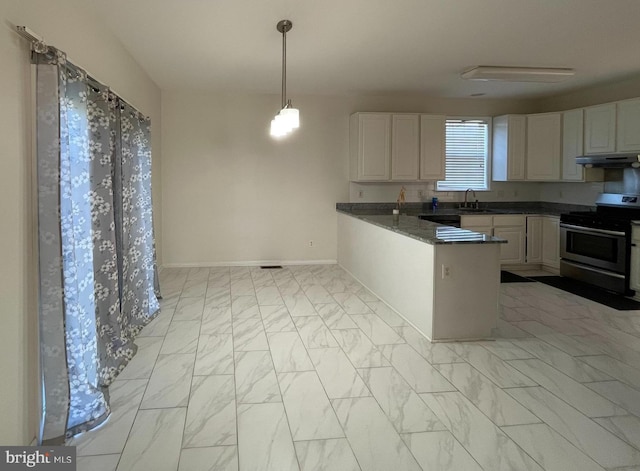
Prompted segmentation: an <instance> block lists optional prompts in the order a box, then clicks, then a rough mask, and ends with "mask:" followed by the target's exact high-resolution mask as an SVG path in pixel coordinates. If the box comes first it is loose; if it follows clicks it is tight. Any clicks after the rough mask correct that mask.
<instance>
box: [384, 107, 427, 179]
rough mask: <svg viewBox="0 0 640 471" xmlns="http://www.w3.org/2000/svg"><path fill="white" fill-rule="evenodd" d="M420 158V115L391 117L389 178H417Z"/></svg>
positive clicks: (395, 115)
mask: <svg viewBox="0 0 640 471" xmlns="http://www.w3.org/2000/svg"><path fill="white" fill-rule="evenodd" d="M419 160H420V116H418V115H410V114H394V115H392V117H391V179H392V180H417V179H418V162H419Z"/></svg>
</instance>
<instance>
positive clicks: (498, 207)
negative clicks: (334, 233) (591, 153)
mask: <svg viewBox="0 0 640 471" xmlns="http://www.w3.org/2000/svg"><path fill="white" fill-rule="evenodd" d="M458 205H459V203H451V202H445V203H441V204H440V207H439V208H438V209H437V210H436V211H435V212H434V211H433V209H432V207H431V203H406V204H405V205H403V206H402V211H401V213H402V214H407V215H409V216H417V215H419V214H438V215H443V216H446V215H459V216H491V215H500V214H523V215H530V214H539V215H542V216H560V214H561V213H568V212H570V211H591V210H595V207H594V206H586V205H576V204H563V203H545V202H539V201H528V202H527V201H513V202H503V201H501V202H490V203H486V202H483V203H480V209H481V210H482V211H464V210H461V209H459V208H458ZM394 208H396V203H337V204H336V209H337V210H339V211H343V212H346V213H349V214H359V215H375V214H391V211H392V210H393V209H394Z"/></svg>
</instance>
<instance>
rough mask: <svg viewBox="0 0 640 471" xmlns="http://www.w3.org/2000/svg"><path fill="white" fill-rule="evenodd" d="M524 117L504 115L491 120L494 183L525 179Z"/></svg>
mask: <svg viewBox="0 0 640 471" xmlns="http://www.w3.org/2000/svg"><path fill="white" fill-rule="evenodd" d="M526 125H527V123H526V116H524V115H505V116H497V117H495V118H493V172H492V178H493V180H494V181H501V182H504V181H519V180H524V178H525V150H526V139H525V136H526Z"/></svg>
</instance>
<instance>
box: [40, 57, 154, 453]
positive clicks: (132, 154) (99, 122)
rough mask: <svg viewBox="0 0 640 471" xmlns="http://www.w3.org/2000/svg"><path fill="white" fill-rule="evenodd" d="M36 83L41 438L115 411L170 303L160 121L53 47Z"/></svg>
mask: <svg viewBox="0 0 640 471" xmlns="http://www.w3.org/2000/svg"><path fill="white" fill-rule="evenodd" d="M34 63H35V64H36V76H37V79H36V83H37V92H36V97H37V103H36V107H37V173H38V236H39V237H38V239H39V244H38V245H39V274H40V300H39V306H40V314H39V319H40V322H39V324H40V362H41V371H42V391H43V401H42V402H43V415H42V430H41V441H42V442H43V443H50V444H54V443H60V442H62V441H64V438H65V437H68V436H71V435H74V434H76V433H79V432H82V431H85V430H88V429H90V428H92V427H95V426H96V425H98V424H100V423H102V421H104V420H105V419H106V418H107V416H108V414H109V412H110V410H109V396H108V386H109V384H111V382H112V381H113V380H114V379H115V377H116V376H117V375H118V373H119V372H120V371H121V370H122V369H123V368H124V367H125V366H126V365H127V363H128V362H129V361H130V359H131V358H132V357H133V355H135V353H136V346H135V344H134V342H133V341H134V338H135V336H136V335H137V334H138V332H139V331H140V330H141V329H142V327H143V326H144V325H146V324H147V323H148V322H149V321H150V320H151V318H152V317H153V316H154V315H155V313H156V312H157V311H158V309H159V304H158V297H159V286H158V277H157V269H156V262H155V247H154V239H153V219H152V210H151V147H150V123H149V120H148V119H146V118H144V117H142V116H140V114H139V113H138V112H137V111H136V110H134V109H133V108H132V107H131V106H130V105H128V104H127V103H126V102H124V101H123V100H121V99H120V98H119V97H117V96H116V95H115V94H113V93H112V92H110V91H109V90H108V88H106V87H104V86H103V85H101V84H99V83H97V82H95V81H94V80H93V79H91V78H90V77H88V76H87V74H86V72H84V71H83V70H82V69H80V68H78V67H76V66H74V65H72V64H70V63H69V62H67V61H66V57H65V55H64V54H63V53H61V52H60V51H56V50H54V49H52V48H50V49H49V52H47V53H45V54H35V53H34Z"/></svg>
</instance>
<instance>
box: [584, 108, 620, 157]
mask: <svg viewBox="0 0 640 471" xmlns="http://www.w3.org/2000/svg"><path fill="white" fill-rule="evenodd" d="M615 150H616V104H615V103H607V104H605V105H598V106H590V107H589V108H585V111H584V152H585V154H603V153H608V152H615Z"/></svg>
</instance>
